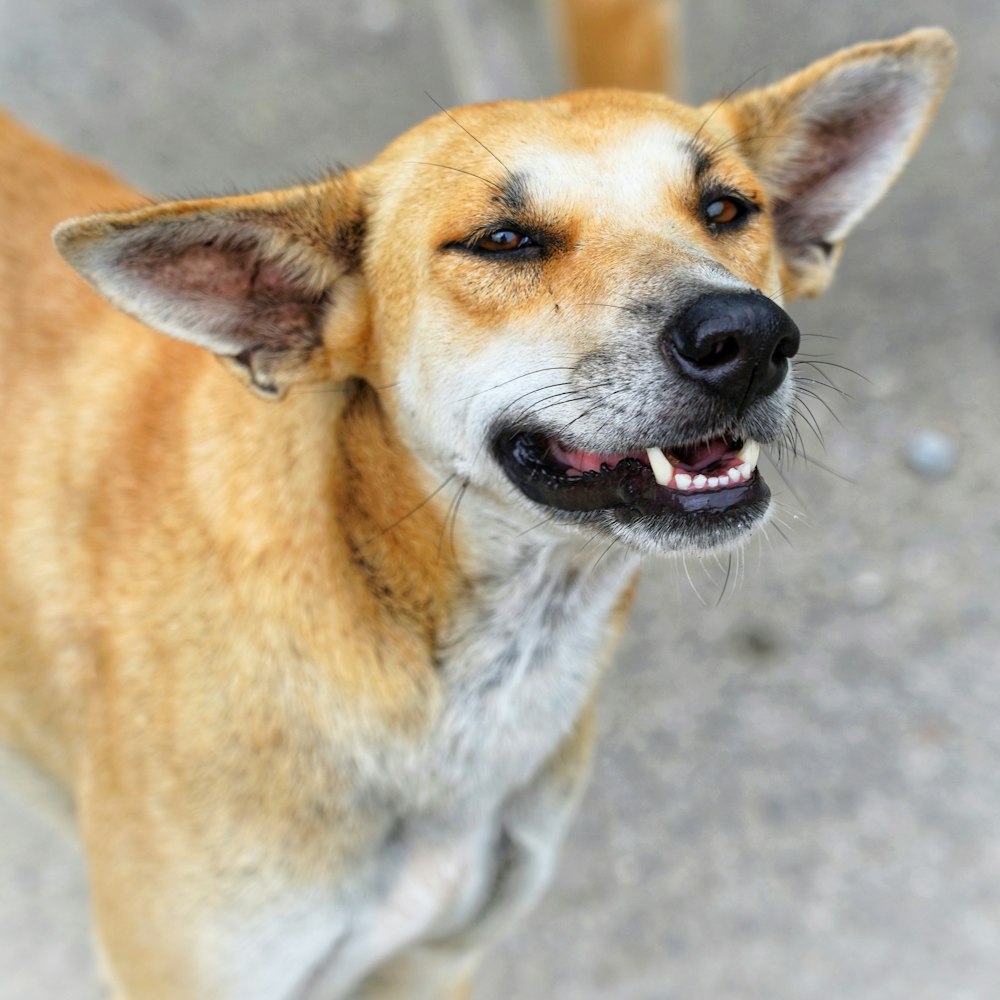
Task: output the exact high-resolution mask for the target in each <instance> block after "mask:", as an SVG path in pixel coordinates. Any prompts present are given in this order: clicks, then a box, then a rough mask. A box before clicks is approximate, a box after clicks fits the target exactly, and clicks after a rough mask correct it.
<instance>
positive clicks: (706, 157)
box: [688, 142, 715, 184]
mask: <svg viewBox="0 0 1000 1000" xmlns="http://www.w3.org/2000/svg"><path fill="white" fill-rule="evenodd" d="M688 153H690V155H691V158H692V159H693V161H694V180H695V183H696V184H697V183H699V182H700V181H701V179H702V178H703V177H704V176H705V174H707V173H708V172H709V171H710V170H711V169H712V167H713V166H715V162H714V160H713V159H712V154H711V153H710V152H709V151H708V150H707V149H705V147H704V146H702V145H701V143H699V142H690V143H688Z"/></svg>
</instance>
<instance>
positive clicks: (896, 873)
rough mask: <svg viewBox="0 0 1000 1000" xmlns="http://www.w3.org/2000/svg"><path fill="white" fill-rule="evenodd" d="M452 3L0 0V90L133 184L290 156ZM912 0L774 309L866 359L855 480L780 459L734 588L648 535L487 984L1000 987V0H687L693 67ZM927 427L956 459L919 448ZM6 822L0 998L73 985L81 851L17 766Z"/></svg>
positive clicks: (526, 997) (846, 436)
mask: <svg viewBox="0 0 1000 1000" xmlns="http://www.w3.org/2000/svg"><path fill="white" fill-rule="evenodd" d="M441 6H442V5H441V4H438V5H436V6H434V5H429V4H427V5H425V4H422V3H414V2H411V3H403V2H402V0H367V2H362V0H357V2H355V0H337V2H334V0H331V2H327V3H325V4H322V5H321V4H318V3H308V2H303V0H286V2H284V3H282V4H264V3H262V2H259V0H257V2H246V0H244V2H242V3H237V2H235V0H221V2H216V3H212V4H207V3H204V2H201V3H196V2H194V0H183V2H176V3H173V4H163V3H157V2H155V0H44V2H37V3H34V4H28V3H26V2H25V0H0V103H3V104H5V105H6V106H8V107H9V108H11V109H12V110H13V111H14V112H15V113H17V114H18V115H20V116H21V117H22V118H23V119H24V120H26V121H28V122H30V123H32V124H33V125H34V126H36V127H37V128H38V129H40V130H42V131H44V132H46V133H47V134H49V135H51V136H53V137H55V138H57V139H59V140H61V141H63V142H65V143H66V144H68V145H70V146H72V147H73V148H76V149H78V150H81V151H85V152H88V153H90V154H93V155H95V156H98V157H100V158H102V159H104V160H106V161H107V162H109V163H110V164H112V165H113V166H114V167H116V168H117V169H118V170H119V171H120V172H122V173H123V174H124V175H125V176H127V177H128V178H130V179H131V180H133V181H135V182H136V183H138V184H140V185H142V186H145V187H146V188H148V189H150V190H153V191H155V192H159V193H167V194H187V193H192V192H206V191H209V190H217V189H219V188H225V189H231V188H232V187H234V186H236V187H254V186H265V185H271V184H276V183H279V182H282V181H285V180H295V179H298V178H299V177H301V176H303V175H309V174H312V173H315V172H316V170H317V168H318V167H320V166H323V165H328V164H330V163H333V162H336V161H346V162H360V161H362V160H363V159H364V158H366V157H367V156H369V155H371V154H373V153H374V152H375V151H376V150H377V149H378V148H379V147H380V146H381V145H382V144H383V143H384V142H385V141H387V140H388V139H390V138H391V137H392V136H393V135H394V134H396V133H398V132H399V131H400V130H401V129H402V128H404V127H405V126H406V125H408V124H410V123H411V122H414V121H416V120H418V119H420V118H422V117H424V116H425V115H426V114H428V113H430V112H431V111H432V110H433V107H432V106H430V105H429V102H428V100H427V98H426V97H425V96H424V95H423V91H425V90H426V91H429V92H430V93H431V94H433V95H434V97H435V98H437V99H438V100H440V101H441V102H442V103H448V102H451V101H453V100H455V99H456V98H457V97H458V85H456V83H455V81H454V79H453V75H452V72H451V67H450V64H449V62H448V60H447V59H446V58H445V55H444V52H443V50H442V45H441V42H440V31H439V23H438V21H437V20H436V19H435V17H434V16H432V11H433V10H435V9H441ZM494 7H495V8H496V10H495V11H494V16H495V17H496V18H497V22H498V25H499V27H498V28H497V29H496V30H497V31H498V32H501V33H506V34H504V35H503V37H502V38H500V40H499V41H498V45H499V44H504V45H508V46H509V45H511V44H512V40H513V42H514V43H516V42H517V41H518V39H520V40H521V41H522V42H523V44H521V45H520V46H518V45H517V44H514V47H513V49H512V50H511V51H513V52H515V53H516V54H517V58H518V59H520V60H521V62H520V64H519V65H518V66H517V69H518V73H517V80H518V83H516V84H513V85H512V87H513V88H514V89H516V88H517V87H520V88H521V89H520V90H519V91H518V93H519V94H520V95H522V96H530V95H531V94H532V93H535V92H538V93H541V92H544V91H545V90H547V89H550V88H551V86H552V85H553V80H554V79H555V78H556V71H555V69H554V64H553V63H552V61H551V59H548V58H546V56H545V54H544V53H545V48H546V43H545V36H544V33H542V32H539V31H537V30H533V28H532V24H531V19H532V17H533V16H534V15H533V13H532V9H531V7H530V5H529V4H527V3H525V2H517V3H509V4H507V5H505V6H503V7H500V6H499V5H496V4H495V5H494ZM919 24H943V25H945V26H946V27H948V28H949V29H950V30H951V31H952V32H953V33H954V34H955V35H956V36H957V37H958V39H959V42H960V46H961V56H960V64H959V71H958V76H957V80H956V83H955V87H954V90H953V92H952V94H951V95H950V96H949V98H948V99H947V101H946V103H945V106H944V108H943V110H942V114H941V118H940V119H939V121H938V122H937V123H936V124H935V126H934V128H933V130H932V132H931V134H930V136H929V138H928V139H927V141H926V143H925V146H924V147H923V148H922V149H921V151H920V152H919V154H918V156H917V159H916V161H915V162H914V163H913V164H912V165H911V166H910V168H909V169H908V171H907V173H906V174H905V175H904V177H903V178H902V180H901V182H900V184H899V186H898V188H897V189H896V190H894V191H893V193H892V194H890V196H889V197H888V198H887V199H886V200H885V201H884V202H883V203H882V205H880V206H879V208H878V209H877V210H876V211H875V213H874V214H873V216H872V217H871V218H870V219H869V220H868V221H866V222H865V223H864V224H863V225H862V226H861V228H860V231H858V232H857V233H856V234H855V235H854V237H853V239H852V240H851V242H850V243H849V245H848V250H847V254H846V257H845V260H844V264H843V266H842V269H841V273H840V275H839V278H838V280H837V282H836V284H835V287H834V290H833V291H832V292H831V293H830V294H829V295H828V296H827V297H826V298H825V299H823V300H822V301H820V302H817V303H805V304H796V305H795V306H794V307H793V309H792V312H793V315H794V317H795V318H796V320H797V321H798V323H799V326H800V327H801V328H802V330H803V332H805V333H807V334H818V335H820V334H821V335H823V336H824V337H825V336H833V337H836V338H837V339H836V340H835V341H830V340H824V339H819V338H818V337H817V339H813V340H809V339H807V340H806V341H805V344H806V345H807V346H805V347H804V350H806V351H810V352H813V353H816V354H821V355H827V354H830V355H832V356H831V357H830V358H829V360H832V361H835V362H837V363H840V364H844V365H847V366H849V367H850V368H853V369H855V370H857V371H858V372H861V373H862V374H863V375H864V376H865V379H862V378H860V377H855V376H853V375H851V374H850V373H848V372H844V371H839V372H838V373H837V381H838V382H839V383H840V384H841V386H842V387H843V388H844V389H845V390H847V391H848V392H849V393H850V394H851V395H852V396H853V399H849V400H843V399H839V398H838V397H837V396H836V395H835V394H833V393H832V392H828V393H827V402H828V403H829V405H830V406H831V407H832V408H833V409H834V410H835V411H836V414H837V416H838V417H839V419H840V420H841V421H842V424H840V423H837V422H836V421H835V420H834V419H832V418H831V416H830V415H829V414H828V413H826V412H825V408H824V407H823V406H819V407H818V409H817V416H818V417H819V418H820V421H821V423H822V427H823V433H824V436H825V447H824V446H823V445H821V444H820V443H819V442H815V441H814V442H813V443H812V446H811V448H810V451H811V453H812V454H813V455H814V456H815V457H816V458H817V459H819V460H820V461H821V462H822V463H823V464H824V465H827V466H829V467H831V468H832V469H835V470H837V472H838V473H840V474H841V475H843V476H845V477H848V478H849V479H850V480H853V482H848V481H846V480H845V479H844V478H841V477H840V475H833V474H829V473H827V472H824V471H822V470H821V469H819V468H813V467H809V466H807V465H799V466H796V467H792V468H790V469H787V470H785V472H784V476H785V478H786V479H787V485H785V486H783V487H781V488H780V489H779V490H778V492H779V493H780V494H781V497H780V499H781V501H782V505H783V507H782V510H783V514H782V518H781V525H780V527H781V530H780V531H779V530H778V529H777V527H776V528H775V529H772V530H771V531H769V533H768V535H767V537H766V538H765V539H764V540H762V541H760V542H758V543H755V544H753V545H751V546H750V548H749V549H748V550H747V552H746V558H745V560H744V563H743V565H742V573H741V574H740V580H739V583H738V585H736V586H733V584H732V583H731V584H730V586H729V588H728V590H727V591H726V593H725V595H724V597H723V598H722V599H721V601H720V600H719V595H720V590H721V588H722V578H723V574H722V572H721V570H720V568H719V567H718V566H716V565H715V564H714V563H713V562H711V561H709V562H707V563H706V564H705V565H700V564H698V563H696V562H690V561H689V563H688V565H687V566H686V567H682V566H680V565H674V564H668V563H659V564H654V565H651V566H650V567H649V570H648V572H647V575H646V578H645V581H644V584H643V588H642V592H641V597H640V600H639V606H638V608H637V610H636V613H635V615H634V616H633V622H632V626H631V628H630V630H629V636H628V639H627V641H626V643H625V646H624V648H623V649H622V651H621V654H620V655H619V657H618V662H617V665H616V668H615V669H614V671H613V672H612V673H611V675H610V676H609V677H608V679H607V681H606V683H605V690H604V698H603V712H602V725H601V728H602V733H603V738H602V744H601V748H600V752H599V755H598V759H597V761H596V765H595V772H594V779H593V783H592V786H591V789H590V792H589V794H588V796H587V798H586V800H585V801H584V804H583V808H582V811H581V814H580V817H579V820H578V822H577V823H576V826H575V828H574V830H573V833H572V835H571V837H570V841H569V844H568V847H567V850H566V852H565V855H564V858H563V862H562V867H561V871H560V874H559V878H558V880H557V882H556V885H555V886H554V888H553V889H552V891H551V892H550V894H549V896H548V898H547V899H546V901H545V902H544V904H543V905H542V906H541V908H540V909H539V910H538V912H537V913H536V914H535V915H534V916H533V918H532V919H531V920H530V921H528V922H527V923H526V924H525V925H524V926H523V927H522V929H521V930H520V931H519V932H518V933H517V934H516V935H515V936H513V937H512V938H511V939H510V940H509V941H508V943H507V944H506V945H504V946H503V947H502V949H501V950H500V951H499V952H498V953H496V954H495V955H494V956H493V957H491V959H490V960H489V961H488V963H487V964H486V967H485V969H484V971H483V975H482V977H481V983H480V988H479V991H478V993H477V998H478V1000H508V998H511V1000H547V998H553V997H555V998H559V1000H596V998H598V997H601V998H608V997H612V998H615V1000H730V998H733V1000H744V998H745V1000H841V998H850V1000H992V998H995V997H997V996H1000V722H998V713H1000V599H998V591H1000V504H998V499H997V498H998V496H1000V446H998V440H1000V297H998V288H1000V280H998V264H997V261H998V250H1000V239H998V233H1000V199H998V196H997V181H996V176H995V174H996V170H995V163H996V162H997V159H998V157H1000V114H998V101H1000V70H998V68H997V63H996V56H995V53H996V49H997V46H998V43H1000V5H997V4H996V2H995V0H948V2H945V0H909V2H907V3H906V4H891V3H874V2H871V0H848V2H842V3H839V4H837V5H822V6H821V5H818V4H805V3H800V2H799V3H797V2H794V0H769V2H767V3H766V4H765V3H757V4H748V3H736V2H733V0H717V2H715V3H704V4H689V10H688V15H687V22H686V29H685V30H686V35H687V57H686V63H687V71H688V91H689V96H690V97H691V98H693V99H707V98H709V97H710V96H712V95H713V94H715V93H718V92H721V91H724V90H726V89H728V88H730V87H732V86H735V85H736V84H738V83H739V82H740V81H741V80H743V79H744V78H745V77H747V76H749V75H750V74H752V73H755V72H757V71H759V76H758V77H757V78H756V79H758V80H762V81H763V80H768V79H775V78H777V77H778V76H780V75H781V74H782V73H784V72H786V71H790V70H792V69H795V68H797V67H798V66H799V65H801V64H804V63H805V62H807V61H808V60H810V59H812V58H814V57H818V56H820V55H823V54H825V53H827V52H829V51H832V50H833V49H835V48H837V47H839V46H841V45H845V44H848V43H850V42H853V41H860V40H863V39H867V38H877V37H885V36H887V35H890V34H894V33H897V32H899V31H903V30H906V29H908V28H910V27H913V26H916V25H919ZM491 30H492V29H491ZM508 64H509V63H508ZM39 196H40V197H41V196H44V192H39ZM921 433H937V434H940V435H944V436H945V439H946V441H947V442H950V443H951V445H952V446H953V447H954V449H955V455H954V465H953V468H951V469H950V470H947V458H948V456H945V462H944V463H943V465H942V464H940V463H938V464H937V465H936V464H935V462H936V461H937V460H935V459H934V456H933V455H931V456H930V467H925V468H924V471H915V470H914V468H913V467H912V466H913V464H914V463H915V462H916V464H917V465H918V466H919V465H920V463H919V461H916V460H917V459H918V458H919V456H913V455H909V459H908V449H912V448H913V447H917V446H919V441H915V438H917V436H918V435H919V434H921ZM925 466H926V463H925ZM935 472H943V473H944V474H942V475H937V476H935V475H933V473H935ZM770 478H771V480H772V481H776V482H778V483H779V484H780V482H781V480H780V479H779V478H778V477H776V476H774V475H772V476H771V477H770ZM786 536H787V537H786ZM689 577H690V581H689ZM695 591H697V592H698V593H696V592H695ZM699 594H700V598H699V596H698V595H699ZM0 831H2V832H0V998H2V1000H51V998H66V1000H94V998H96V997H97V995H98V994H97V990H96V986H95V979H94V974H93V961H92V959H91V957H90V954H89V950H88V935H89V931H88V927H87V920H86V888H85V876H84V873H83V869H82V864H81V861H80V856H79V853H78V851H77V850H76V849H75V848H74V847H73V846H72V844H71V843H68V842H66V841H64V840H63V839H62V838H61V837H60V836H59V835H57V834H56V833H54V832H53V831H52V830H51V829H50V827H49V826H48V825H47V824H46V823H45V822H44V821H43V820H41V819H39V818H37V817H36V816H34V815H33V814H32V813H30V812H28V811H26V810H24V809H23V808H22V807H20V806H19V804H18V803H17V800H16V799H15V798H13V797H8V796H7V795H6V794H3V795H2V797H0ZM137 891H141V887H137Z"/></svg>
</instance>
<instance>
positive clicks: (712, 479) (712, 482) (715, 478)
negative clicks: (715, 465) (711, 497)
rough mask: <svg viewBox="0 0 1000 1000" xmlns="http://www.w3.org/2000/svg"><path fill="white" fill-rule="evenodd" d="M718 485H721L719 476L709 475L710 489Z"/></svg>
mask: <svg viewBox="0 0 1000 1000" xmlns="http://www.w3.org/2000/svg"><path fill="white" fill-rule="evenodd" d="M718 485H719V477H718V476H709V477H708V488H709V489H710V490H714V489H715V488H716V487H717V486H718Z"/></svg>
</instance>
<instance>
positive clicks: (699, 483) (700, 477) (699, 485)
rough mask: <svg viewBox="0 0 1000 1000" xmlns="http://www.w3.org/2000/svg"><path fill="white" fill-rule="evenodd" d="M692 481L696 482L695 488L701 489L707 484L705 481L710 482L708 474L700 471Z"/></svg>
mask: <svg viewBox="0 0 1000 1000" xmlns="http://www.w3.org/2000/svg"><path fill="white" fill-rule="evenodd" d="M691 481H692V482H693V483H694V485H695V488H696V489H699V490H700V489H701V488H702V487H703V486H704V485H705V483H707V482H708V476H703V475H702V474H701V473H700V472H699V473H698V475H697V476H695V477H694V479H693V480H691Z"/></svg>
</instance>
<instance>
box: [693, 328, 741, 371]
mask: <svg viewBox="0 0 1000 1000" xmlns="http://www.w3.org/2000/svg"><path fill="white" fill-rule="evenodd" d="M706 347H707V348H708V350H707V352H705V353H704V354H703V355H702V356H701V357H697V358H689V360H690V361H691V362H692V363H693V364H696V365H698V366H699V367H701V368H715V367H716V366H718V365H727V364H729V362H730V361H734V360H735V359H736V358H738V357H739V354H740V350H741V348H740V341H739V335H738V334H729V335H726V334H722V335H720V336H718V337H717V339H716V340H715V341H714V342H712V343H711V344H707V345H706Z"/></svg>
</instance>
